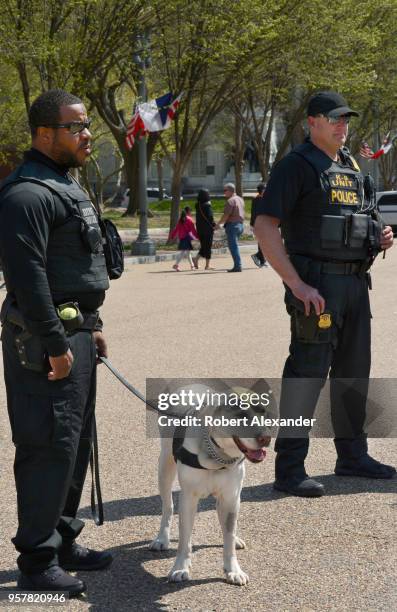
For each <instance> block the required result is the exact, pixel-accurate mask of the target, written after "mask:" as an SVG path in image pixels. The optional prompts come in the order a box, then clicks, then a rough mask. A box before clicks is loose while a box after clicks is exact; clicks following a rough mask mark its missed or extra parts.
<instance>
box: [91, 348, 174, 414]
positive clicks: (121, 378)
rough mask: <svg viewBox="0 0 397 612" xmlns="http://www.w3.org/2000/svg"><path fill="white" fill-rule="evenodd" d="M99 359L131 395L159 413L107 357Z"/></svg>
mask: <svg viewBox="0 0 397 612" xmlns="http://www.w3.org/2000/svg"><path fill="white" fill-rule="evenodd" d="M99 359H100V361H102V363H104V364H105V366H106V367H107V368H109V370H110V371H111V373H112V374H113V375H114V376H115V377H116V378H117V380H119V381H120V382H121V384H123V385H124V387H126V388H127V389H128V391H131V393H132V394H133V395H135V397H137V398H138V399H140V400H141V401H142V402H143V403H144V404H146V406H147V407H148V408H150V409H151V410H155V411H156V412H159V409H158V407H157V406H155V404H152V403H151V402H148V400H147V399H145V397H144V396H143V395H142V393H141V392H140V391H138V389H135V387H133V386H132V385H131V383H129V382H128V380H127V379H126V378H124V376H123V375H122V374H121V372H119V371H118V369H117V368H115V367H114V365H113V364H112V363H111V362H110V361H109V359H108V358H107V357H99ZM167 414H170V415H171V413H169V412H167ZM171 416H178V415H176V414H174V415H171ZM179 416H180V415H179Z"/></svg>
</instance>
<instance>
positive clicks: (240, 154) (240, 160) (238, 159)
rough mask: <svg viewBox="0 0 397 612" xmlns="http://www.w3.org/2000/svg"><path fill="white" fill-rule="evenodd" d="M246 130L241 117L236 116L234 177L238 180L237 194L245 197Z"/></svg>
mask: <svg viewBox="0 0 397 612" xmlns="http://www.w3.org/2000/svg"><path fill="white" fill-rule="evenodd" d="M243 134H244V128H243V126H242V122H241V119H240V117H239V116H238V115H237V114H236V115H235V116H234V175H235V178H236V193H237V195H239V196H242V195H243V168H244V139H243Z"/></svg>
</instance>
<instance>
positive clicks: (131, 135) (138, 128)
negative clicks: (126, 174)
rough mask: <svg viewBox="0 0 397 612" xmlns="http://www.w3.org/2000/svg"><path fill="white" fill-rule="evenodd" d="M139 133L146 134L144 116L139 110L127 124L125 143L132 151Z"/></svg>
mask: <svg viewBox="0 0 397 612" xmlns="http://www.w3.org/2000/svg"><path fill="white" fill-rule="evenodd" d="M138 134H141V136H145V134H146V129H145V124H144V123H143V121H142V118H141V116H140V114H139V111H138V110H137V111H136V113H135V114H134V116H133V117H132V119H131V121H130V122H129V124H128V125H127V134H126V137H125V144H126V147H127V149H128V150H129V151H131V149H132V147H133V146H134V143H135V140H136V137H137V135H138Z"/></svg>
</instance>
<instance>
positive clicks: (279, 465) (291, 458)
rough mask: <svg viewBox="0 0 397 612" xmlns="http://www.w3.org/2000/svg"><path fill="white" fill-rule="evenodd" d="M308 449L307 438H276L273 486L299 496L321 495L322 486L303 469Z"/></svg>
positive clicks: (322, 492)
mask: <svg viewBox="0 0 397 612" xmlns="http://www.w3.org/2000/svg"><path fill="white" fill-rule="evenodd" d="M308 449H309V438H277V440H276V444H275V446H274V450H275V451H276V453H277V455H276V463H275V468H276V480H275V482H274V484H273V487H274V488H275V489H276V490H277V491H284V492H285V493H290V495H297V496H299V497H321V495H324V486H323V485H322V484H321V483H319V482H317V481H316V480H314V479H313V478H309V476H308V475H307V474H306V470H305V459H306V455H307V451H308Z"/></svg>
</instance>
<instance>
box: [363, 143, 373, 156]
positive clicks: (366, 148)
mask: <svg viewBox="0 0 397 612" xmlns="http://www.w3.org/2000/svg"><path fill="white" fill-rule="evenodd" d="M373 154H374V152H373V150H372V149H371V147H370V146H369V144H368V143H367V142H362V143H361V147H360V155H361V157H365V159H372V156H373Z"/></svg>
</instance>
